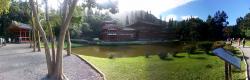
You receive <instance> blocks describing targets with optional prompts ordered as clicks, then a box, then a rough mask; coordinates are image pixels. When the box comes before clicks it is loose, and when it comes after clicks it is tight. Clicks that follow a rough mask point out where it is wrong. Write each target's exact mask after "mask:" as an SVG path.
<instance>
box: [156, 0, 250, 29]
mask: <svg viewBox="0 0 250 80" xmlns="http://www.w3.org/2000/svg"><path fill="white" fill-rule="evenodd" d="M166 6H167V5H166ZM218 10H224V11H225V12H226V13H227V15H228V17H229V18H228V21H229V25H234V24H235V23H236V19H237V18H238V17H240V16H242V17H243V16H245V14H246V13H248V12H250V0H195V1H191V2H189V3H186V4H184V5H181V6H178V7H175V8H172V9H170V10H167V11H165V12H162V13H161V14H160V15H162V16H163V17H167V18H175V19H176V20H182V19H183V18H187V17H190V16H194V17H199V18H201V19H203V20H206V19H207V16H208V15H211V16H213V15H214V13H215V12H216V11H218Z"/></svg>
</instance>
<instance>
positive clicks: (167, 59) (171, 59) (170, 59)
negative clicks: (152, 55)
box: [161, 58, 174, 61]
mask: <svg viewBox="0 0 250 80" xmlns="http://www.w3.org/2000/svg"><path fill="white" fill-rule="evenodd" d="M161 60H163V61H173V60H174V59H173V58H165V59H161Z"/></svg>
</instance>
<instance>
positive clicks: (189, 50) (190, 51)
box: [183, 45, 196, 54]
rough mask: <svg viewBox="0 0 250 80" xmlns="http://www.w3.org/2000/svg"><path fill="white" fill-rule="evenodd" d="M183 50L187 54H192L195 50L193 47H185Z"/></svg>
mask: <svg viewBox="0 0 250 80" xmlns="http://www.w3.org/2000/svg"><path fill="white" fill-rule="evenodd" d="M183 49H184V50H185V51H186V52H187V53H188V54H193V53H194V52H195V50H196V46H195V45H186V46H184V47H183Z"/></svg>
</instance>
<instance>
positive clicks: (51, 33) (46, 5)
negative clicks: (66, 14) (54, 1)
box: [44, 0, 56, 65]
mask: <svg viewBox="0 0 250 80" xmlns="http://www.w3.org/2000/svg"><path fill="white" fill-rule="evenodd" d="M44 2H45V19H46V25H47V27H48V29H49V37H50V40H51V49H52V50H51V51H52V64H53V65H54V64H55V61H56V58H55V55H56V53H55V39H54V34H53V30H52V28H51V25H50V22H49V14H48V0H44Z"/></svg>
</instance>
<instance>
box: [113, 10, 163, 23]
mask: <svg viewBox="0 0 250 80" xmlns="http://www.w3.org/2000/svg"><path fill="white" fill-rule="evenodd" d="M112 17H113V18H115V19H118V20H119V22H120V23H121V25H123V26H125V25H129V24H133V23H135V22H137V21H147V22H152V23H155V24H164V23H166V22H163V21H162V20H160V19H157V18H156V17H155V16H154V15H153V14H151V12H150V11H131V12H125V13H118V14H115V15H113V16H112Z"/></svg>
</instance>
